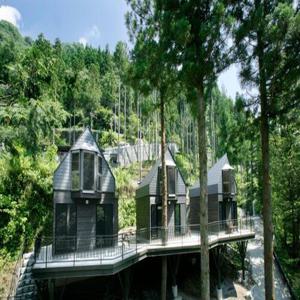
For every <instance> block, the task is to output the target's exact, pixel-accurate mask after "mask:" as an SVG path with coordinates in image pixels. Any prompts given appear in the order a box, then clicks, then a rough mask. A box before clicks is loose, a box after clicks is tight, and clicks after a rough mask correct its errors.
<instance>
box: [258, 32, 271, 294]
mask: <svg viewBox="0 0 300 300" xmlns="http://www.w3.org/2000/svg"><path fill="white" fill-rule="evenodd" d="M257 49H258V67H259V94H260V107H261V122H260V135H261V153H262V164H263V170H262V171H263V172H262V174H263V184H262V188H263V224H264V261H265V263H264V271H265V298H266V299H267V300H272V299H275V290H274V271H273V221H272V198H271V180H270V150H269V118H268V99H267V89H266V74H265V68H264V63H263V57H264V43H263V40H262V37H261V34H260V33H259V32H258V34H257Z"/></svg>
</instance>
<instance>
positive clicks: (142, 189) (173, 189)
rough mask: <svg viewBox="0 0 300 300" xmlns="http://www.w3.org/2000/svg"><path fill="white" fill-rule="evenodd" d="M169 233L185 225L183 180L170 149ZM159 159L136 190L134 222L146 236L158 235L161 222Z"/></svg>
mask: <svg viewBox="0 0 300 300" xmlns="http://www.w3.org/2000/svg"><path fill="white" fill-rule="evenodd" d="M165 156H166V167H167V193H168V227H169V236H170V235H173V234H177V233H180V232H183V230H184V227H185V226H186V184H185V182H184V180H183V177H182V175H181V173H180V171H179V169H178V168H177V166H176V164H175V160H174V158H173V156H172V153H171V151H170V150H169V149H168V150H167V151H166V154H165ZM161 186H162V182H161V160H160V159H158V160H157V161H156V162H155V164H154V166H153V167H152V169H151V170H150V171H149V173H148V174H147V175H146V176H145V178H144V179H143V180H142V182H141V183H140V185H139V187H138V189H137V191H136V226H137V230H138V232H143V234H144V235H143V234H141V235H143V236H144V237H145V238H146V239H149V238H155V237H158V235H159V232H160V227H161V226H162V196H161V195H162V189H161Z"/></svg>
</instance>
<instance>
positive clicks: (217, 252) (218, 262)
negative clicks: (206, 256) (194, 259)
mask: <svg viewBox="0 0 300 300" xmlns="http://www.w3.org/2000/svg"><path fill="white" fill-rule="evenodd" d="M212 254H213V258H214V263H215V266H216V269H217V299H218V300H221V299H223V295H222V285H221V283H222V279H221V268H222V264H223V259H222V246H219V247H216V248H214V249H213V252H212Z"/></svg>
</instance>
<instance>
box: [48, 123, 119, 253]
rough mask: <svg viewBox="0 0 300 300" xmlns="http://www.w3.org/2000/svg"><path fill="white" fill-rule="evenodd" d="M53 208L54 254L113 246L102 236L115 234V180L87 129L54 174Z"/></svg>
mask: <svg viewBox="0 0 300 300" xmlns="http://www.w3.org/2000/svg"><path fill="white" fill-rule="evenodd" d="M53 206H54V224H53V233H54V247H53V250H54V252H55V253H63V252H68V251H74V250H79V251H87V250H92V249H95V248H97V247H100V246H103V244H104V243H108V244H110V245H111V244H112V243H113V241H109V242H108V241H107V238H106V241H104V237H103V236H107V235H114V234H117V233H118V200H117V198H116V196H115V178H114V176H113V173H112V171H111V169H110V167H109V165H108V163H107V161H106V160H105V158H104V156H103V153H102V151H101V150H100V148H99V147H98V145H97V143H96V141H95V139H94V137H93V134H92V132H91V130H90V129H89V128H86V129H85V130H84V132H83V133H82V134H81V135H80V137H79V138H78V139H77V141H76V142H75V143H74V145H73V146H72V147H71V149H70V151H69V152H68V153H67V154H66V155H65V157H64V158H63V160H62V161H61V162H60V164H59V166H58V168H57V169H56V171H55V172H54V178H53Z"/></svg>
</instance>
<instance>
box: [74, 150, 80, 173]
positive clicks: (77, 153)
mask: <svg viewBox="0 0 300 300" xmlns="http://www.w3.org/2000/svg"><path fill="white" fill-rule="evenodd" d="M72 171H79V152H75V153H72Z"/></svg>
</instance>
